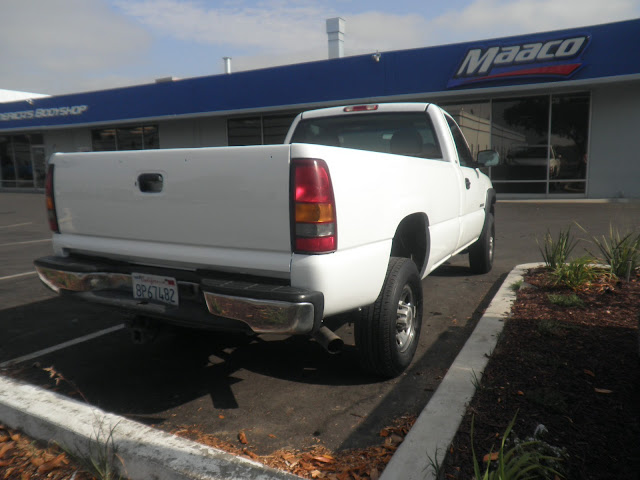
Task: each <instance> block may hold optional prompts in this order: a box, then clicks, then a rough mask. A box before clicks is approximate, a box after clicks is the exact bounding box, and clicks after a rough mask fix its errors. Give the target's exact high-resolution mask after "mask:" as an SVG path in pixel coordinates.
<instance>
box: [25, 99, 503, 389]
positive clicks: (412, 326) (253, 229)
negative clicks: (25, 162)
mask: <svg viewBox="0 0 640 480" xmlns="http://www.w3.org/2000/svg"><path fill="white" fill-rule="evenodd" d="M496 155H497V153H496V152H492V151H485V152H480V153H479V155H478V159H477V160H476V159H474V158H473V157H472V155H471V152H470V150H469V147H468V146H467V143H466V141H465V139H464V136H463V135H462V132H461V131H460V129H459V127H458V126H457V125H456V123H455V121H454V120H453V119H452V118H451V117H450V116H449V115H448V114H447V113H446V112H445V111H443V110H442V109H440V108H439V107H437V106H436V105H433V104H417V103H396V104H380V105H356V106H347V107H335V108H327V109H321V110H314V111H309V112H304V113H302V114H300V115H298V117H297V118H296V119H295V120H294V121H293V124H292V126H291V129H290V130H289V133H288V135H287V137H286V140H285V144H283V145H264V146H244V147H215V148H197V149H166V150H146V151H136V152H133V151H121V152H92V153H56V154H54V155H53V156H52V157H51V159H50V162H49V167H48V175H47V181H46V202H47V210H48V215H49V223H50V227H51V229H52V231H53V251H54V255H53V256H48V257H44V258H39V259H37V260H36V261H35V266H36V269H37V272H38V274H39V276H40V279H41V280H42V281H43V282H44V283H45V284H46V285H47V286H48V287H50V288H52V289H53V290H54V291H56V292H59V293H60V294H69V295H72V296H75V297H79V298H82V299H84V300H88V301H91V302H97V303H100V304H104V305H112V306H114V307H118V308H121V309H124V310H127V311H129V312H133V313H134V314H135V316H136V317H135V318H138V319H144V321H142V320H136V321H135V322H133V327H134V333H136V332H137V335H143V334H144V333H145V332H146V331H147V330H146V329H147V328H150V327H152V326H153V324H154V322H160V323H169V324H178V325H183V326H189V327H195V328H204V329H213V330H219V331H245V332H247V333H250V334H252V333H256V334H263V333H278V334H299V335H310V336H314V337H315V338H316V339H317V340H318V341H319V343H321V344H322V345H323V346H324V347H325V348H326V349H327V350H329V351H336V350H338V349H339V348H340V347H341V346H342V340H341V339H340V338H338V337H337V336H336V335H335V333H334V332H332V331H331V330H330V329H328V328H327V326H326V325H325V324H324V319H326V318H327V317H330V316H333V315H336V314H340V313H345V312H352V315H353V316H352V318H353V321H354V323H355V342H356V347H357V350H358V352H359V355H360V359H361V363H362V365H363V367H364V368H365V369H367V370H369V371H371V372H374V373H376V374H379V375H382V376H387V377H392V376H396V375H398V374H400V373H401V372H402V371H404V370H405V369H406V368H407V366H408V365H409V364H410V362H411V360H412V358H413V356H414V353H415V351H416V347H417V344H418V337H419V335H420V329H421V323H422V312H423V306H422V286H421V279H422V278H424V277H425V276H426V275H428V274H429V273H430V272H432V271H433V270H434V269H435V268H437V267H438V266H439V265H441V264H442V263H443V262H445V261H446V260H447V259H449V258H450V257H451V256H453V255H456V254H458V253H462V252H465V251H466V252H468V254H469V261H470V266H471V270H472V271H474V272H476V273H484V272H488V271H489V270H490V269H491V265H492V261H493V253H494V246H495V243H494V203H495V192H494V190H493V188H492V186H491V182H490V180H489V179H488V178H487V176H485V175H484V174H483V173H482V172H481V171H480V167H481V166H482V164H485V163H488V164H495V163H496ZM479 162H480V163H479Z"/></svg>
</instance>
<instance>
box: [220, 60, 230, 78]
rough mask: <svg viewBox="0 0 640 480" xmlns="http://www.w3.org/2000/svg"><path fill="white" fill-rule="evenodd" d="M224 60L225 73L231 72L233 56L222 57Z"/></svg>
mask: <svg viewBox="0 0 640 480" xmlns="http://www.w3.org/2000/svg"><path fill="white" fill-rule="evenodd" d="M222 60H224V73H226V74H229V73H231V57H222Z"/></svg>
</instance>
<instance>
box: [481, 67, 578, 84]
mask: <svg viewBox="0 0 640 480" xmlns="http://www.w3.org/2000/svg"><path fill="white" fill-rule="evenodd" d="M581 66H582V64H581V63H570V64H568V65H553V66H551V67H537V68H529V69H526V70H515V71H513V72H505V73H498V74H496V75H489V76H487V77H481V78H476V79H475V80H491V79H494V78H505V77H520V76H528V75H563V76H567V75H571V74H572V73H573V72H575V71H576V70H577V69H578V68H580V67H581Z"/></svg>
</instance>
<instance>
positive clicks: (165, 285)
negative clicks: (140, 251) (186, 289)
mask: <svg viewBox="0 0 640 480" xmlns="http://www.w3.org/2000/svg"><path fill="white" fill-rule="evenodd" d="M131 279H132V280H133V298H135V299H138V300H150V301H153V302H159V303H165V304H167V305H173V306H176V307H177V306H178V304H179V300H178V282H176V279H175V278H171V277H160V276H158V275H147V274H146V273H132V274H131Z"/></svg>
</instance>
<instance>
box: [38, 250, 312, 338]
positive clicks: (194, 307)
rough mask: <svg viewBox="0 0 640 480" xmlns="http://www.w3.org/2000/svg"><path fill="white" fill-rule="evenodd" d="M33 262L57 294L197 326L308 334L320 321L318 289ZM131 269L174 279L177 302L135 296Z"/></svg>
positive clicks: (76, 262) (68, 261) (52, 260)
mask: <svg viewBox="0 0 640 480" xmlns="http://www.w3.org/2000/svg"><path fill="white" fill-rule="evenodd" d="M34 264H35V267H36V271H37V272H38V275H39V277H40V280H42V282H43V283H44V284H45V285H46V286H47V287H49V288H50V289H51V290H53V291H54V292H56V293H59V294H71V295H73V296H76V297H79V298H82V299H84V300H87V301H90V302H93V303H100V304H103V305H110V306H113V307H118V308H121V309H126V310H129V311H133V312H135V313H140V314H145V315H149V316H156V317H161V318H163V319H164V320H167V321H169V322H173V323H179V324H184V325H188V326H192V327H196V328H198V327H201V328H207V329H218V330H238V329H239V326H238V325H237V322H241V324H242V325H244V326H245V327H248V328H249V329H250V330H251V331H253V332H255V333H279V334H312V333H315V332H316V331H317V330H318V329H319V328H320V326H321V324H322V312H323V306H324V298H323V295H322V293H320V292H314V291H310V290H304V289H299V288H295V287H291V286H288V285H281V284H271V283H268V279H264V280H265V281H264V282H260V281H255V280H256V279H255V278H252V279H247V280H250V281H247V280H245V279H242V278H240V279H238V278H237V277H234V278H225V277H223V276H221V275H222V274H219V275H218V274H216V273H215V272H199V271H196V272H189V271H181V270H173V269H161V268H155V267H142V266H138V265H129V264H122V263H102V262H101V261H100V260H98V261H95V262H94V261H91V260H86V259H84V258H82V259H78V258H62V257H43V258H39V259H37V260H36V261H35V262H34ZM134 271H135V272H137V273H149V274H153V275H162V276H167V277H172V278H175V280H176V282H177V284H178V291H179V296H180V305H179V306H177V307H176V306H172V305H166V304H162V303H158V302H153V301H147V300H140V299H136V298H134V297H133V280H132V277H131V274H132V273H133V272H134ZM229 320H230V321H232V322H229ZM234 322H236V324H235V325H234Z"/></svg>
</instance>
